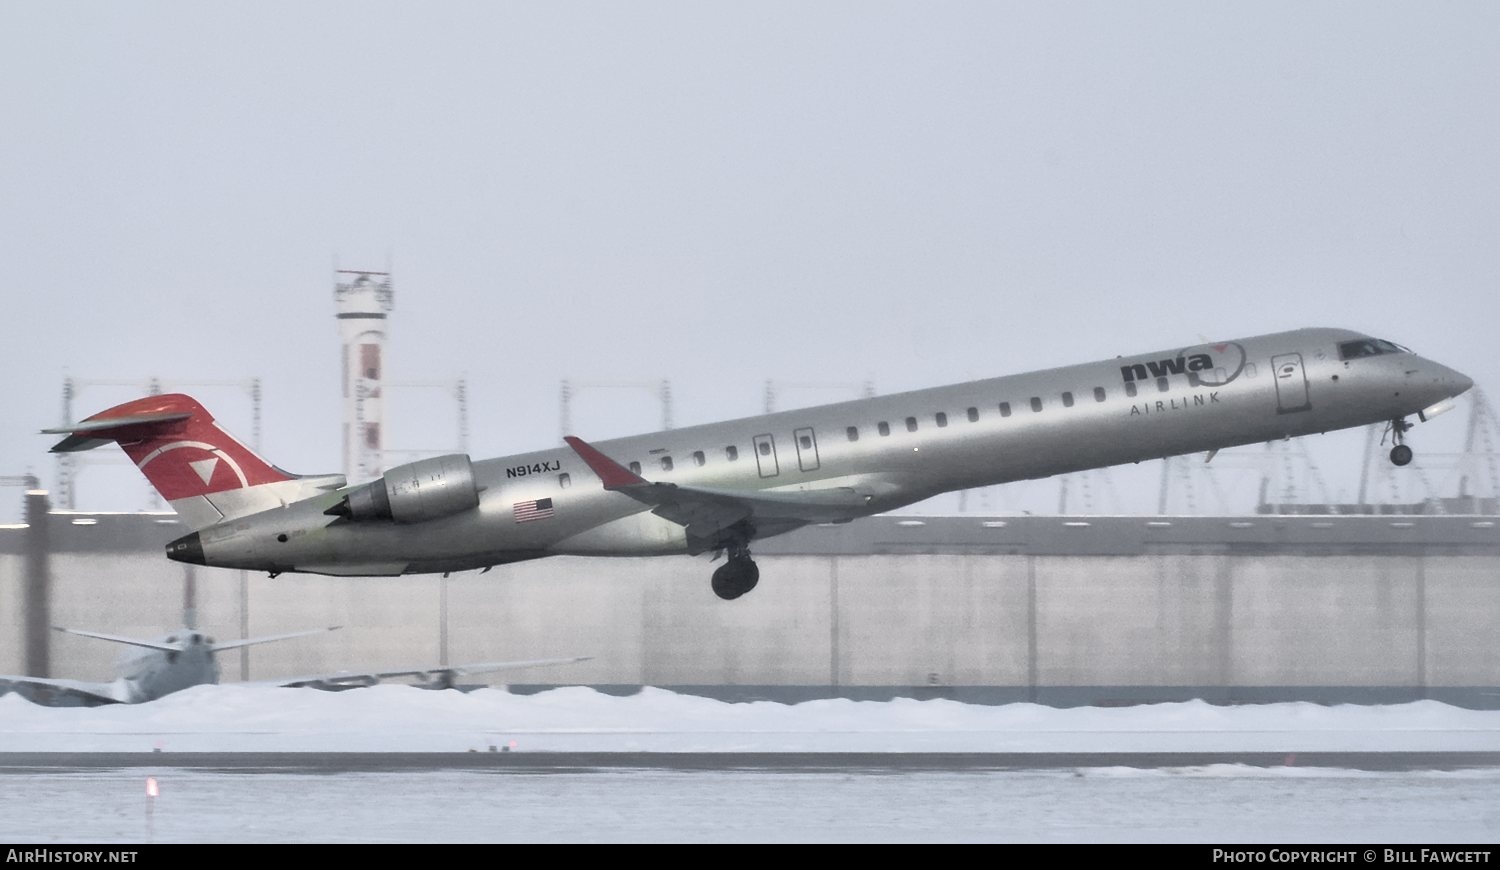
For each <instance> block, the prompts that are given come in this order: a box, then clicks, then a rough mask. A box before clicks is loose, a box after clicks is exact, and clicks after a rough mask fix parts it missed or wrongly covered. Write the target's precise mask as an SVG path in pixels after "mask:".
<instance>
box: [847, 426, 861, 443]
mask: <svg viewBox="0 0 1500 870" xmlns="http://www.w3.org/2000/svg"><path fill="white" fill-rule="evenodd" d="M844 434H845V435H848V436H849V440H850V441H858V440H859V427H858V426H850V427H849V428H848V429H845V430H844Z"/></svg>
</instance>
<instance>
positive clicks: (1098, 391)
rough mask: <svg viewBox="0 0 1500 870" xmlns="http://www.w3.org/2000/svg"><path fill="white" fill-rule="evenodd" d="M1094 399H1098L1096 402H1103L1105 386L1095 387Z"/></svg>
mask: <svg viewBox="0 0 1500 870" xmlns="http://www.w3.org/2000/svg"><path fill="white" fill-rule="evenodd" d="M1094 401H1096V402H1102V401H1104V388H1103V387H1095V388H1094Z"/></svg>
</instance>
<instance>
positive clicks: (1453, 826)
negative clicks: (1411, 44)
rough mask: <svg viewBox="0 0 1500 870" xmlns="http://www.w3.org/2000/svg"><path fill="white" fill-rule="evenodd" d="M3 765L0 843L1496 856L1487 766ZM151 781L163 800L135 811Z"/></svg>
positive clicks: (363, 741) (189, 738)
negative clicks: (1092, 845)
mask: <svg viewBox="0 0 1500 870" xmlns="http://www.w3.org/2000/svg"><path fill="white" fill-rule="evenodd" d="M512 745H513V747H514V751H518V752H526V751H534V752H544V751H549V750H551V751H560V750H577V751H591V752H610V751H619V752H625V751H643V750H646V751H662V752H689V751H692V752H714V751H735V752H773V751H805V752H827V753H839V752H854V751H859V752H989V751H994V752H1028V751H1035V752H1049V753H1066V752H1081V753H1088V752H1134V751H1139V752H1173V751H1198V752H1231V753H1232V752H1259V751H1275V752H1300V751H1306V752H1311V751H1366V752H1378V751H1421V752H1441V751H1468V752H1476V751H1478V752H1488V751H1500V712H1497V711H1473V710H1464V709H1460V708H1456V707H1450V706H1446V705H1443V704H1438V703H1434V702H1423V703H1415V704H1402V705H1394V706H1386V707H1379V706H1335V707H1324V706H1318V705H1313V704H1268V705H1256V706H1235V707H1225V706H1213V705H1209V704H1205V703H1198V702H1194V703H1181V704H1155V705H1145V706H1139V707H1123V708H1110V709H1100V708H1076V709H1053V708H1049V707H1042V706H1037V705H1031V704H1013V705H1006V706H996V707H989V706H976V705H969V704H960V703H956V702H952V701H909V700H907V701H889V702H855V701H843V700H830V701H812V702H807V703H802V704H793V705H787V704H775V703H750V704H729V703H724V702H720V701H713V700H708V699H705V698H699V697H693V696H687V695H677V694H673V693H671V692H665V691H660V690H651V689H648V690H645V691H643V692H641V693H640V694H637V695H632V696H628V697H618V696H611V695H604V694H600V693H598V692H594V691H592V690H588V689H581V688H575V689H558V690H554V691H550V692H544V693H541V694H536V695H511V694H509V693H506V692H503V691H494V690H482V691H477V692H471V693H468V694H463V693H459V692H452V691H447V692H433V691H425V690H421V689H414V688H410V687H406V686H377V687H374V688H370V689H358V690H354V691H349V692H342V693H326V692H319V691H315V690H301V689H274V688H251V687H245V686H233V685H226V686H202V687H199V688H196V689H192V690H189V691H186V692H182V693H179V694H177V695H173V696H170V697H168V698H165V699H163V700H161V701H157V702H154V703H151V704H143V705H138V706H130V707H127V706H118V707H104V708H98V709H49V708H44V707H37V706H35V705H32V704H30V703H28V702H26V701H23V700H21V699H20V698H16V697H5V698H0V752H90V751H113V752H140V753H145V754H144V755H143V756H142V760H145V759H150V758H151V757H152V756H151V755H150V753H151V751H152V750H155V749H161V750H164V751H166V752H241V751H280V752H309V753H319V752H329V751H344V752H348V751H362V752H382V751H405V752H455V751H459V752H465V751H468V750H478V751H481V752H483V751H487V750H488V749H489V748H490V747H492V746H498V747H507V746H512ZM160 758H161V760H162V761H163V762H165V764H164V765H163V766H160V767H157V766H152V765H149V762H148V766H147V767H144V768H143V767H141V766H139V765H136V766H132V767H127V768H120V767H113V768H111V767H92V768H68V767H60V768H30V769H20V768H14V769H10V770H8V771H6V773H5V782H6V788H4V789H0V841H6V842H47V843H82V842H99V843H120V844H125V843H133V842H147V841H157V842H214V843H227V842H698V841H728V842H760V841H769V842H952V841H979V842H1001V841H1017V842H1048V841H1060V842H1148V841H1165V842H1208V843H1224V842H1235V843H1251V842H1269V843H1390V844H1394V843H1403V842H1412V843H1416V842H1421V843H1432V842H1494V841H1495V839H1496V838H1497V836H1500V787H1497V786H1500V768H1471V769H1460V770H1452V771H1447V770H1391V771H1370V770H1339V769H1331V768H1308V767H1302V766H1276V767H1255V766H1246V765H1239V764H1212V765H1201V766H1190V767H1189V766H1184V767H1168V768H1160V769H1141V768H1135V767H1129V768H1127V767H1103V766H1094V765H1086V766H1080V767H1077V768H1071V769H1066V768H1065V769H1056V768H1054V769H1038V770H1027V769H1019V770H996V769H967V768H961V769H931V770H895V769H885V768H872V767H870V766H869V765H866V764H863V763H861V764H860V765H857V766H853V767H846V768H837V769H829V770H821V769H820V770H805V769H795V770H777V769H751V768H747V767H745V766H743V765H738V766H737V765H736V764H726V766H725V767H724V768H723V769H713V770H710V769H692V770H669V769H661V768H657V767H639V766H632V767H593V768H579V767H577V766H569V765H560V766H557V767H542V768H536V767H529V766H528V767H499V768H480V769H432V770H417V769H393V770H390V771H384V772H381V771H374V772H372V771H369V770H363V771H355V770H341V771H340V770H331V769H327V768H323V769H319V768H317V767H316V766H315V765H309V766H308V767H307V768H306V769H300V768H298V767H296V766H295V765H290V766H287V765H281V766H277V767H275V768H268V769H249V770H230V769H215V768H213V767H203V768H193V769H182V768H174V767H170V766H166V765H170V764H171V759H172V756H169V755H164V756H160ZM147 777H151V778H153V780H154V781H155V782H156V783H157V785H158V787H159V791H160V795H159V797H156V798H152V799H148V798H147V797H146V796H145V783H146V780H147Z"/></svg>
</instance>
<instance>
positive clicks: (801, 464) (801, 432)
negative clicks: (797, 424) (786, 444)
mask: <svg viewBox="0 0 1500 870" xmlns="http://www.w3.org/2000/svg"><path fill="white" fill-rule="evenodd" d="M792 440H794V441H796V442H797V467H798V468H801V469H802V470H803V471H817V470H818V436H817V435H815V434H814V433H813V430H812V428H811V427H808V428H805V429H798V430H796V431H795V432H793V433H792Z"/></svg>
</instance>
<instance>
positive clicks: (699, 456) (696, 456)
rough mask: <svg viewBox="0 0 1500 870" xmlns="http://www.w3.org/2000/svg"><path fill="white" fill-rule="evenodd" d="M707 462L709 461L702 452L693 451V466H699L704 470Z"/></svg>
mask: <svg viewBox="0 0 1500 870" xmlns="http://www.w3.org/2000/svg"><path fill="white" fill-rule="evenodd" d="M707 461H708V458H707V457H705V456H704V455H703V451H702V450H694V451H693V464H694V465H696V466H698V467H699V468H702V467H703V463H705V462H707Z"/></svg>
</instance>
